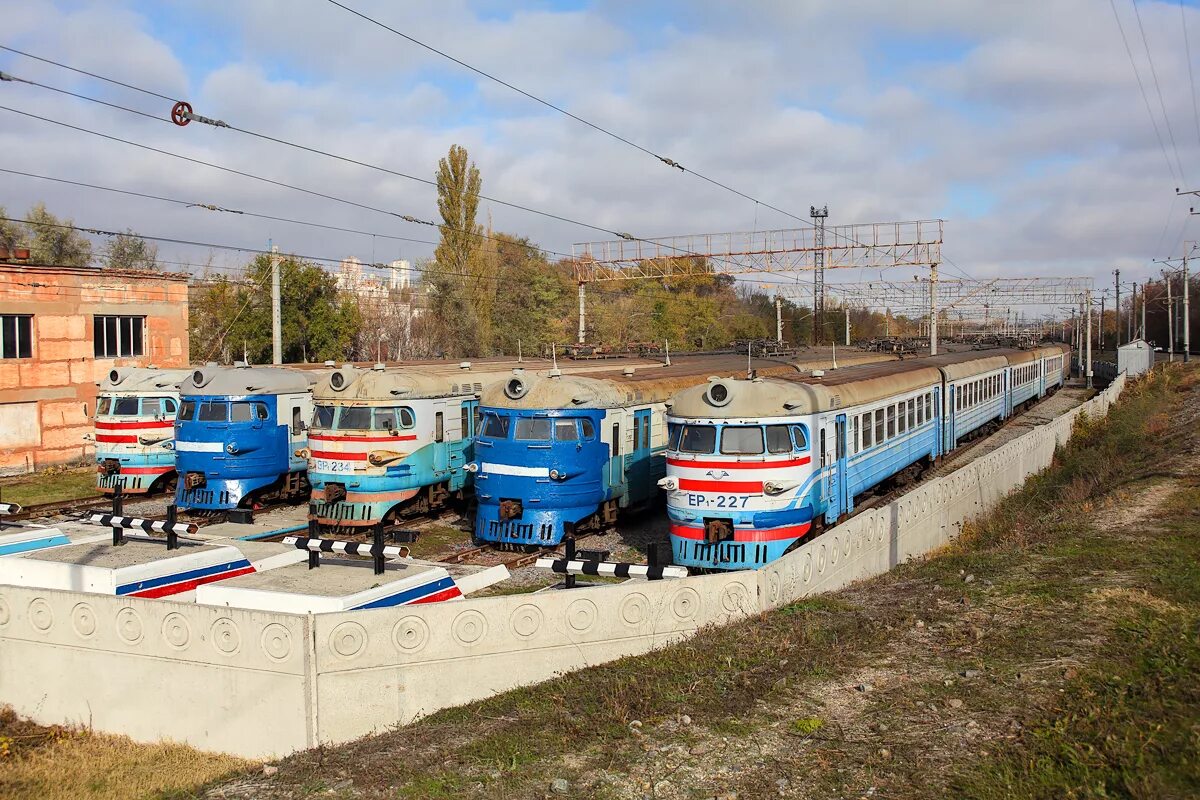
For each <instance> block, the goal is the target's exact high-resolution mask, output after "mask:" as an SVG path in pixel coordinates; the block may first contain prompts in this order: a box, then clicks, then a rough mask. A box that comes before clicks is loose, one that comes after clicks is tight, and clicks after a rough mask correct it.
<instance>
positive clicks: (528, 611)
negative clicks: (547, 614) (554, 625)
mask: <svg viewBox="0 0 1200 800" xmlns="http://www.w3.org/2000/svg"><path fill="white" fill-rule="evenodd" d="M542 620H543V616H542V610H541V609H540V608H538V607H537V606H535V605H533V604H532V603H526V604H525V605H523V606H517V607H516V609H515V610H514V611H513V612H512V616H511V617H509V620H508V622H509V625H511V626H512V632H513V634H514V635H516V636H519V637H521V638H522V639H528V638H529V637H531V636H533V635H534V634H535V633H537V632H538V631H539V630H541V629H542Z"/></svg>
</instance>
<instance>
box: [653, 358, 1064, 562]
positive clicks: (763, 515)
mask: <svg viewBox="0 0 1200 800" xmlns="http://www.w3.org/2000/svg"><path fill="white" fill-rule="evenodd" d="M1067 369H1069V349H1068V348H1064V347H1062V346H1051V347H1039V348H1036V349H1034V350H1028V351H1020V350H993V351H984V352H972V353H957V354H948V355H942V356H934V357H926V358H918V359H911V360H906V361H902V362H893V363H887V364H872V365H865V366H857V367H847V368H845V369H840V370H836V371H831V372H814V373H813V374H812V375H809V376H796V377H774V378H756V379H753V380H733V379H714V380H711V381H709V383H708V384H707V385H705V386H696V387H692V388H689V389H685V390H684V391H682V392H680V393H679V394H678V395H676V396H675V397H674V398H673V399H672V404H671V407H670V412H669V415H668V419H667V423H668V426H669V428H670V433H669V443H668V450H667V476H666V477H665V478H663V479H662V480H661V481H660V482H659V485H660V486H662V487H663V488H664V489H666V490H667V513H668V516H669V517H670V539H671V547H672V555H673V559H674V563H676V564H680V565H684V566H688V567H696V568H706V569H746V568H755V567H760V566H762V565H763V564H766V563H769V562H770V561H773V560H774V559H777V558H779V557H780V556H782V555H783V554H784V553H785V552H787V550H788V549H790V548H791V547H793V546H794V545H796V544H797V543H799V542H801V541H803V540H805V539H806V538H808V537H809V536H811V535H814V534H816V533H818V532H819V531H820V530H822V529H823V528H824V527H825V526H827V525H833V524H836V523H837V522H838V521H839V520H841V519H842V518H844V517H845V516H846V515H848V514H850V513H852V512H853V511H854V509H855V504H856V500H857V498H859V497H860V496H861V495H863V494H864V493H866V492H868V491H871V490H874V489H877V488H881V487H888V486H892V485H903V484H906V483H908V482H910V481H913V480H916V479H918V478H919V477H920V476H921V474H922V473H923V472H924V471H925V470H927V469H929V468H930V467H931V466H933V465H934V464H935V463H936V462H937V460H938V459H939V458H940V457H941V456H943V455H945V454H947V453H949V452H951V451H953V450H954V449H955V448H956V447H958V446H959V444H960V443H961V442H963V441H964V440H966V439H969V438H974V437H975V436H978V435H981V434H982V433H984V432H987V431H989V430H992V429H994V428H995V427H996V426H998V425H999V423H1000V422H1002V421H1003V420H1004V419H1007V418H1008V417H1009V416H1011V415H1012V414H1013V413H1014V411H1016V410H1019V408H1020V407H1021V406H1023V405H1027V404H1030V403H1032V402H1035V401H1036V400H1038V399H1039V398H1042V397H1045V396H1046V395H1047V394H1050V393H1052V392H1054V391H1056V390H1057V389H1058V388H1059V387H1060V386H1062V385H1063V383H1064V381H1065V373H1066V370H1067Z"/></svg>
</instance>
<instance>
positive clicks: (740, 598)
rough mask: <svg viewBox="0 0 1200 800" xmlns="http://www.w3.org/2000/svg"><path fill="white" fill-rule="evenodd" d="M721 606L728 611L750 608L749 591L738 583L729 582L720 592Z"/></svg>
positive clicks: (746, 610) (745, 610)
mask: <svg viewBox="0 0 1200 800" xmlns="http://www.w3.org/2000/svg"><path fill="white" fill-rule="evenodd" d="M721 607H722V608H724V609H725V610H726V611H728V612H730V613H734V612H737V611H744V612H748V611H749V610H750V592H749V591H747V590H746V587H745V586H743V585H742V584H740V583H731V584H729V585H728V586H726V587H725V590H724V591H723V592H721Z"/></svg>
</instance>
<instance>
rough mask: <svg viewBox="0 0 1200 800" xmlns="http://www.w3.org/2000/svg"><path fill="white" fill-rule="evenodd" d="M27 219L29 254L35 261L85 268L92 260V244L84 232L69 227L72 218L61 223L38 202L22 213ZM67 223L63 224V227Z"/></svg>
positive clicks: (36, 262) (71, 223) (44, 205)
mask: <svg viewBox="0 0 1200 800" xmlns="http://www.w3.org/2000/svg"><path fill="white" fill-rule="evenodd" d="M25 219H26V220H28V224H27V229H28V231H29V238H30V243H29V257H30V260H31V261H33V263H35V264H50V265H53V266H60V267H86V266H87V265H88V263H89V262H90V261H91V260H92V243H91V242H89V241H88V240H87V239H85V238H84V236H83V234H81V233H79V232H78V231H76V230H72V229H71V228H70V227H69V226H71V225H73V224H74V223H73V221H72V220H69V219H68V220H65V221H62V222H60V221H59V219H58V217H56V216H54V215H53V214H51V213H50V212H49V211H47V210H46V204H45V203H37V204H35V205H34V206H33V208H31V209H29V211H28V212H27V213H26V214H25ZM64 226H66V227H64Z"/></svg>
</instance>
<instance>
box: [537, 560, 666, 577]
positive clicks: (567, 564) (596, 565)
mask: <svg viewBox="0 0 1200 800" xmlns="http://www.w3.org/2000/svg"><path fill="white" fill-rule="evenodd" d="M537 566H538V567H539V568H540V569H549V570H553V571H555V572H557V573H559V574H560V575H605V576H608V577H610V578H645V579H646V580H648V581H658V580H662V579H663V578H686V577H687V575H688V571H687V567H675V566H651V565H649V564H624V563H621V562H617V561H580V560H574V561H568V560H567V559H565V558H539V559H538V560H537Z"/></svg>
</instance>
